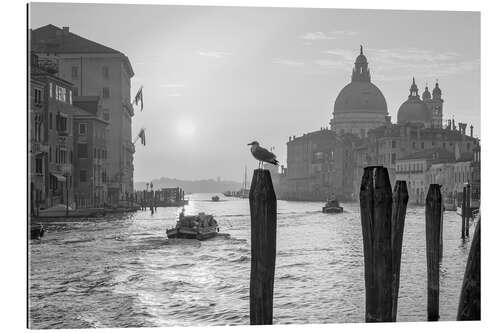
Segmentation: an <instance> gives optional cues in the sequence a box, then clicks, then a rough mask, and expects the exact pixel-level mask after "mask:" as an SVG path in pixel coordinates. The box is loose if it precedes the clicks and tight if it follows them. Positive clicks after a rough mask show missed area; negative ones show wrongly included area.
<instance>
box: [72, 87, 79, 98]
mask: <svg viewBox="0 0 500 333" xmlns="http://www.w3.org/2000/svg"><path fill="white" fill-rule="evenodd" d="M72 90H73V96H75V97H77V96H78V87H73V88H72Z"/></svg>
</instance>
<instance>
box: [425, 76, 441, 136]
mask: <svg viewBox="0 0 500 333" xmlns="http://www.w3.org/2000/svg"><path fill="white" fill-rule="evenodd" d="M424 102H425V104H426V105H427V108H428V109H429V111H430V112H431V113H432V127H434V128H443V99H442V98H441V89H440V88H439V83H438V81H437V80H436V85H435V87H434V89H432V98H431V99H427V100H425V101H424Z"/></svg>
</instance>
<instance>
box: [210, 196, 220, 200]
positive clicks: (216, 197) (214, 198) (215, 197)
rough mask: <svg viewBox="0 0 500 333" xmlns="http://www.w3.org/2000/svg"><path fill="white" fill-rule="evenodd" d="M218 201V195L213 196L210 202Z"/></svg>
mask: <svg viewBox="0 0 500 333" xmlns="http://www.w3.org/2000/svg"><path fill="white" fill-rule="evenodd" d="M219 200H220V198H219V196H218V195H214V196H213V197H212V201H219Z"/></svg>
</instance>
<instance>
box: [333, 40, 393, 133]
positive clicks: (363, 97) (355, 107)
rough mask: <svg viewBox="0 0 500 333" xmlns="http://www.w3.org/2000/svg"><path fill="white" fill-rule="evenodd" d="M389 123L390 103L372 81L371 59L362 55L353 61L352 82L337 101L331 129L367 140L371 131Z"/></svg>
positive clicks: (342, 91)
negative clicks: (369, 63) (369, 64)
mask: <svg viewBox="0 0 500 333" xmlns="http://www.w3.org/2000/svg"><path fill="white" fill-rule="evenodd" d="M388 121H390V117H389V114H388V113H387V103H386V101H385V97H384V95H383V94H382V92H381V91H380V89H379V88H378V87H377V86H376V85H374V84H373V83H372V82H371V73H370V69H369V68H368V60H367V58H366V56H365V55H364V54H363V47H362V46H361V49H360V54H359V55H358V57H357V58H356V61H355V62H354V69H353V70H352V75H351V82H350V83H349V84H348V85H346V86H345V87H344V88H343V89H342V90H341V91H340V93H339V94H338V96H337V98H336V99H335V104H334V107H333V118H332V119H331V121H330V125H331V129H332V130H333V131H334V132H336V133H337V134H340V135H342V134H344V133H351V134H355V135H358V136H360V137H365V136H366V134H367V133H368V131H369V130H370V129H372V128H377V127H379V126H382V125H384V124H385V123H387V122H388Z"/></svg>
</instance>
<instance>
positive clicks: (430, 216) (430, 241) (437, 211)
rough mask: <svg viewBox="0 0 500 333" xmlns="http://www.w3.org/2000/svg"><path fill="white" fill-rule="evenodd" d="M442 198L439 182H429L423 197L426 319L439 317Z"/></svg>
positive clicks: (432, 319) (430, 319)
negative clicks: (425, 254)
mask: <svg viewBox="0 0 500 333" xmlns="http://www.w3.org/2000/svg"><path fill="white" fill-rule="evenodd" d="M442 204H443V200H442V198H441V189H440V186H439V184H431V185H430V186H429V191H428V192H427V197H426V199H425V241H426V252H427V320H428V321H437V320H438V319H439V261H440V258H439V253H440V249H439V248H440V238H441V230H440V229H441V214H442V210H443V208H442Z"/></svg>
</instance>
